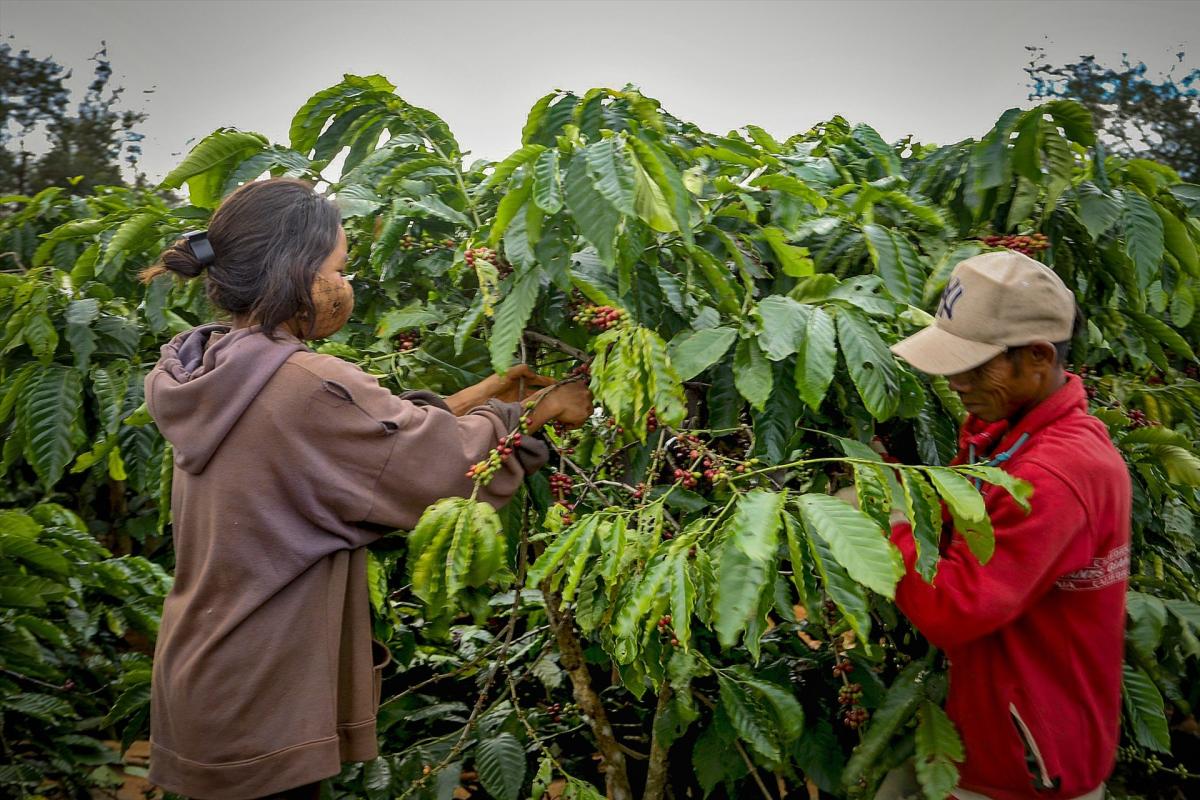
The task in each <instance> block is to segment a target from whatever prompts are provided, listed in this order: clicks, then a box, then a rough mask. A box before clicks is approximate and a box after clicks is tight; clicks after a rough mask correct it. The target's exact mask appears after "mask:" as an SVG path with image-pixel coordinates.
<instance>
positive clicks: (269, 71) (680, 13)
mask: <svg viewBox="0 0 1200 800" xmlns="http://www.w3.org/2000/svg"><path fill="white" fill-rule="evenodd" d="M1198 31H1200V2H1193V1H1192V0H1181V1H1180V2H1138V1H1137V0H1123V1H1118V0H1113V1H1112V2H1098V1H1095V0H1088V1H1085V0H1077V1H1076V2H1050V1H1049V0H1041V1H1040V2H990V1H988V0H976V2H970V1H969V0H968V1H966V2H948V1H947V2H848V1H847V0H842V1H841V2H783V0H779V1H777V2H751V1H750V0H745V1H744V2H717V1H716V0H713V1H712V2H684V1H683V0H680V1H679V2H649V0H642V2H615V1H610V2H581V1H578V2H571V0H547V1H546V2H501V1H500V0H497V1H496V2H490V3H488V2H449V1H447V0H443V2H436V3H430V2H394V1H389V0H376V1H375V2H367V1H363V0H342V2H336V0H318V1H317V2H306V1H301V0H244V1H243V2H225V1H224V0H203V1H202V0H125V1H123V2H117V1H115V0H114V1H108V2H106V1H105V0H88V1H87V2H75V1H74V0H32V2H31V1H30V0H0V33H2V34H3V35H4V36H6V37H7V36H9V35H10V34H11V35H13V36H14V39H13V40H12V41H13V43H14V44H15V45H16V46H17V47H18V48H22V47H23V48H28V49H30V50H31V51H32V52H33V54H35V55H38V56H47V55H50V56H53V57H54V58H55V59H56V60H57V61H58V62H59V63H62V64H64V65H67V66H71V67H73V68H74V69H75V79H74V80H73V81H72V85H73V86H75V87H77V88H78V89H79V91H80V92H82V87H83V86H85V85H86V83H87V81H88V79H89V78H90V76H91V67H90V65H89V64H88V63H87V59H88V57H89V56H90V55H91V54H92V53H93V52H95V50H96V49H98V47H99V41H100V40H101V39H105V40H107V42H108V52H109V57H110V59H111V61H112V65H113V68H114V70H115V73H116V80H115V82H117V83H121V84H124V85H125V87H126V89H127V91H126V95H125V96H126V97H127V98H128V100H129V105H131V106H132V107H134V108H141V109H142V110H145V111H147V112H148V113H149V115H150V117H149V120H148V121H147V122H146V123H144V124H143V125H142V126H141V128H140V130H141V132H142V133H144V134H146V140H145V142H143V147H144V150H145V155H144V158H143V161H142V168H143V169H144V170H145V171H146V172H147V173H148V174H149V175H150V176H151V177H152V178H155V179H157V178H161V177H162V175H164V174H165V173H166V172H167V171H168V170H169V169H170V168H171V167H172V166H173V165H174V164H175V163H176V162H177V161H178V159H179V155H180V154H181V153H182V152H184V151H186V149H187V148H188V147H189V146H190V145H189V139H193V138H196V137H200V136H203V135H205V134H207V133H209V132H211V131H212V130H213V129H214V128H216V127H219V126H223V125H228V126H234V127H238V128H242V129H245V130H253V131H258V132H260V133H263V134H265V135H266V136H267V137H269V138H270V139H271V140H272V141H276V142H280V143H286V142H287V130H288V124H289V122H290V120H291V116H292V114H293V113H294V112H295V111H296V109H298V108H299V107H300V106H301V105H302V104H303V103H304V101H305V100H306V99H307V98H308V97H309V96H310V95H312V94H313V93H314V92H316V91H318V90H320V89H323V88H325V87H327V86H329V85H331V84H333V83H336V82H337V81H338V80H339V79H340V77H341V75H342V74H343V73H346V72H350V73H357V74H371V73H380V74H383V75H384V76H386V77H388V78H389V79H390V80H391V81H392V83H394V84H396V87H397V92H398V93H399V94H400V95H401V96H403V97H404V98H405V99H406V100H408V101H409V102H412V103H415V104H417V105H421V106H425V107H427V108H429V109H431V110H433V111H435V112H436V113H438V114H440V115H441V116H442V117H443V118H444V119H445V120H446V121H447V122H448V123H449V124H450V127H451V129H452V130H453V131H454V132H455V134H456V136H457V137H458V139H459V141H460V142H461V143H462V145H463V147H464V148H466V149H469V150H471V151H473V153H474V154H475V155H477V156H481V157H487V158H493V159H498V158H502V157H503V156H505V155H507V154H508V153H509V152H510V151H512V150H513V149H515V148H516V147H517V146H519V143H520V141H519V140H520V131H521V126H522V124H523V123H524V120H525V115H526V114H527V113H528V110H529V108H530V106H532V105H533V103H534V101H535V100H536V99H537V98H538V97H540V96H541V95H542V94H545V93H546V92H548V91H550V90H552V89H554V88H566V89H573V90H577V91H583V90H586V89H588V88H591V87H593V86H612V87H618V88H619V87H620V86H622V85H624V84H625V83H634V84H637V85H639V86H640V87H641V88H642V91H643V92H645V93H646V94H648V95H650V96H652V97H656V98H658V99H659V100H661V101H662V103H663V105H664V106H665V107H666V108H667V109H668V110H669V111H671V112H672V113H674V114H675V115H676V116H679V117H681V118H683V119H689V120H692V121H694V122H696V123H697V124H699V125H700V126H701V127H703V128H705V129H707V130H712V131H718V132H724V131H726V130H729V129H731V128H734V127H738V126H740V125H743V124H745V123H754V124H757V125H760V126H762V127H764V128H766V129H767V130H768V131H771V132H772V133H774V134H775V135H777V136H781V137H782V136H787V135H789V134H791V133H795V132H797V131H802V130H805V129H807V128H808V127H809V126H811V125H812V124H813V123H814V122H817V121H820V120H822V119H826V118H828V117H830V116H832V115H834V114H842V115H844V116H846V117H848V118H850V119H851V120H852V121H855V122H867V123H869V124H871V125H873V126H874V127H875V128H877V129H878V130H879V132H880V133H881V134H882V135H883V137H884V138H885V139H888V140H894V139H896V138H899V137H901V136H904V135H906V134H910V133H911V134H915V135H916V136H917V138H918V139H920V140H922V141H925V142H949V141H954V140H957V139H961V138H963V137H966V136H979V135H980V134H982V133H983V132H985V131H986V130H987V129H988V128H989V127H990V125H991V124H992V123H993V122H994V121H995V119H996V118H997V117H998V116H999V115H1000V113H1001V112H1002V111H1003V110H1004V109H1005V108H1008V107H1011V106H1015V105H1026V104H1027V100H1026V94H1027V89H1026V86H1025V78H1026V76H1025V73H1024V72H1023V71H1022V67H1023V66H1024V65H1025V63H1026V60H1027V56H1026V51H1025V49H1024V46H1025V45H1041V46H1044V47H1046V49H1047V50H1048V52H1049V55H1050V58H1051V59H1052V60H1054V61H1056V62H1057V63H1065V62H1066V61H1068V60H1073V59H1074V58H1075V57H1076V56H1078V55H1080V54H1083V53H1095V54H1096V55H1097V56H1099V57H1101V59H1102V60H1107V61H1109V62H1113V63H1115V62H1116V61H1117V60H1118V59H1119V58H1120V55H1121V53H1122V52H1128V53H1130V55H1131V56H1132V57H1133V58H1135V59H1141V60H1144V61H1146V63H1147V64H1148V65H1149V66H1150V67H1151V69H1165V68H1167V67H1169V66H1170V65H1171V63H1172V61H1173V60H1174V53H1175V52H1176V51H1178V50H1180V49H1183V50H1185V51H1188V52H1189V57H1188V59H1187V61H1188V63H1189V64H1191V65H1195V64H1196V63H1197V62H1200V42H1197V40H1196V39H1197V32H1198ZM152 87H154V88H155V91H154V93H153V94H148V95H143V94H142V91H143V90H145V89H150V88H152Z"/></svg>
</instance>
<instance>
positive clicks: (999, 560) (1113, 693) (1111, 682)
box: [881, 251, 1131, 800]
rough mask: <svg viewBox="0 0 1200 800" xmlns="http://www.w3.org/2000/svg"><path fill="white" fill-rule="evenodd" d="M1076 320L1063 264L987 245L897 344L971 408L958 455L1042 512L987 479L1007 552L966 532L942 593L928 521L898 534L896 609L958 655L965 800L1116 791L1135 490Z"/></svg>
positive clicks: (951, 553) (955, 682)
mask: <svg viewBox="0 0 1200 800" xmlns="http://www.w3.org/2000/svg"><path fill="white" fill-rule="evenodd" d="M1076 319H1077V318H1076V306H1075V298H1074V296H1073V295H1072V293H1071V291H1070V290H1069V289H1068V288H1067V287H1066V286H1065V285H1064V284H1063V282H1062V281H1061V280H1060V279H1059V277H1058V276H1057V275H1055V274H1054V272H1053V271H1051V270H1050V269H1049V268H1048V267H1046V266H1044V265H1042V264H1040V263H1038V262H1036V261H1034V260H1033V259H1030V258H1028V257H1026V256H1024V255H1021V254H1020V253H1015V252H1012V251H1005V252H993V253H985V254H983V255H979V256H975V257H974V258H969V259H967V260H966V261H963V262H961V263H960V264H958V266H956V267H955V269H954V272H953V273H952V274H951V276H950V281H949V283H948V285H947V287H946V291H945V293H944V294H943V295H942V299H941V303H940V304H939V305H938V309H937V313H936V315H935V318H934V322H933V324H932V325H930V326H929V327H928V328H926V329H925V330H923V331H920V332H919V333H917V334H915V335H913V336H910V337H909V338H907V339H905V340H904V341H901V342H899V343H898V344H896V345H895V346H894V347H893V348H892V351H893V352H894V353H896V355H898V356H900V357H901V358H903V359H905V360H906V361H908V362H909V363H910V364H912V365H913V366H914V367H916V368H917V369H919V370H921V371H923V372H927V373H931V374H934V375H946V376H948V378H949V382H950V388H951V389H953V390H954V391H955V392H956V393H957V394H958V395H959V396H960V397H961V398H962V401H963V404H964V405H965V406H966V409H967V411H968V412H970V415H969V416H968V417H967V420H966V422H965V424H964V425H963V429H962V432H961V434H960V437H959V448H960V449H959V454H958V457H957V459H956V462H955V463H977V462H983V463H990V464H993V465H996V466H1000V467H1001V468H1003V469H1004V470H1006V471H1007V472H1009V473H1011V474H1012V475H1014V476H1015V477H1018V478H1021V479H1023V480H1025V481H1028V482H1029V483H1030V484H1032V485H1033V489H1034V494H1033V497H1032V498H1031V502H1032V505H1033V509H1032V511H1031V512H1030V513H1029V514H1026V513H1025V512H1024V511H1023V510H1022V509H1021V508H1020V507H1019V506H1018V505H1017V504H1016V502H1014V501H1013V499H1012V498H1011V497H1010V495H1009V494H1008V493H1007V492H1005V491H1004V490H1003V489H999V488H996V487H993V486H989V485H988V484H983V486H982V492H983V496H984V500H985V502H986V505H987V511H988V514H989V516H990V517H991V519H992V525H993V527H994V529H995V536H996V550H995V555H994V556H993V557H992V559H991V560H990V561H989V562H988V563H987V564H986V565H981V564H980V563H979V561H978V560H977V559H976V558H975V557H974V556H973V555H972V554H971V552H970V551H969V550H968V548H967V545H966V542H965V541H964V539H963V538H962V537H961V536H960V535H959V534H958V533H957V532H950V533H949V534H948V535H947V536H945V537H944V538H943V547H942V560H941V562H940V564H939V566H938V570H937V575H936V577H935V578H934V580H933V582H932V584H930V583H926V582H925V581H924V580H923V579H922V578H921V577H920V576H919V575H918V574H917V573H916V571H915V570H914V567H913V564H914V561H915V559H916V554H915V546H914V543H913V535H912V529H911V527H910V526H909V525H908V524H907V523H900V524H898V525H896V526H895V527H894V528H893V531H892V539H893V541H894V542H895V543H896V545H897V546H898V547H899V548H900V550H901V552H902V553H903V554H904V562H905V566H906V574H905V576H904V577H903V578H902V579H901V581H900V584H899V586H898V587H897V591H896V603H897V605H899V607H900V609H901V610H902V611H903V612H904V613H905V614H906V615H907V616H908V617H909V619H911V620H912V622H913V624H914V625H915V626H916V627H917V629H918V630H919V631H920V632H921V633H922V634H924V635H925V636H926V638H928V639H929V641H930V642H932V643H933V644H934V645H935V646H937V647H939V648H941V649H942V650H943V651H944V652H945V653H946V655H947V657H948V658H949V661H950V692H949V697H948V699H947V705H946V710H947V713H948V714H949V715H950V718H951V719H953V720H954V723H955V724H956V725H957V726H958V730H959V733H960V734H961V735H962V739H963V744H964V745H965V749H966V760H965V762H964V763H963V764H962V765H961V770H960V774H961V779H960V788H959V789H956V790H955V793H954V794H955V796H956V797H959V798H963V800H978V798H980V797H981V796H982V797H986V798H992V800H1010V799H1015V798H1025V797H1046V798H1088V799H1089V800H1090V799H1091V798H1100V797H1102V796H1103V782H1104V780H1105V779H1106V778H1107V776H1108V774H1109V772H1110V771H1111V770H1112V767H1113V762H1114V759H1115V757H1116V750H1117V735H1118V726H1119V722H1120V719H1119V715H1120V694H1121V664H1122V647H1123V642H1124V629H1125V589H1126V584H1127V582H1128V576H1129V527H1130V503H1131V495H1130V492H1131V489H1130V481H1129V474H1128V472H1127V471H1126V468H1125V464H1124V461H1123V460H1122V459H1121V456H1120V455H1119V454H1118V453H1117V450H1116V448H1115V447H1113V445H1112V442H1111V441H1110V439H1109V436H1108V432H1107V430H1106V429H1105V426H1104V425H1103V424H1102V423H1101V422H1100V421H1099V420H1097V419H1096V418H1095V417H1092V416H1091V415H1089V414H1088V413H1087V401H1086V395H1085V393H1084V388H1083V385H1082V382H1081V381H1080V379H1079V378H1078V377H1077V376H1075V375H1072V374H1070V373H1068V372H1066V371H1065V369H1064V362H1065V359H1066V354H1067V349H1068V346H1069V344H1070V340H1071V336H1072V333H1073V329H1074V327H1075V324H1076ZM881 796H882V793H881Z"/></svg>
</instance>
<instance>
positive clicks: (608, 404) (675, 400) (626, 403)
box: [590, 326, 686, 441]
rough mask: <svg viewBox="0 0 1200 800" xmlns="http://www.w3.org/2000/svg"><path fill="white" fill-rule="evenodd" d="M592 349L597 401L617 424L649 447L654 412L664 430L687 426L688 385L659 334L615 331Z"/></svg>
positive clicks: (633, 329)
mask: <svg viewBox="0 0 1200 800" xmlns="http://www.w3.org/2000/svg"><path fill="white" fill-rule="evenodd" d="M592 349H593V351H594V352H595V353H596V357H595V358H594V359H593V360H592V365H591V373H592V377H591V383H590V387H591V390H592V395H593V396H594V397H595V399H596V400H598V401H599V402H600V403H601V404H602V405H603V406H604V407H605V408H607V409H608V410H609V411H610V412H611V413H612V415H613V417H614V419H616V421H617V424H619V425H621V426H622V427H624V428H625V430H627V431H629V432H631V433H633V434H634V435H635V436H637V437H638V439H640V440H641V441H645V440H646V435H647V432H646V417H647V415H648V414H649V412H650V409H654V410H655V413H656V414H657V416H658V420H659V421H660V422H661V423H662V424H663V425H666V426H676V425H679V424H680V423H681V422H683V417H684V414H685V412H686V406H685V403H684V396H683V384H682V382H681V381H680V380H679V375H678V373H676V372H675V368H674V367H673V366H672V365H671V359H670V356H668V355H667V344H666V342H664V341H663V340H662V338H661V337H659V336H658V334H656V333H655V332H654V331H651V330H650V329H648V328H643V327H641V326H631V327H628V328H614V329H611V330H608V331H605V332H604V333H602V334H600V335H599V336H597V337H596V338H595V339H594V340H593V341H592Z"/></svg>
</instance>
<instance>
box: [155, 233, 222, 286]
mask: <svg viewBox="0 0 1200 800" xmlns="http://www.w3.org/2000/svg"><path fill="white" fill-rule="evenodd" d="M207 265H208V264H207V262H206V261H202V260H201V259H200V258H199V257H197V256H196V253H195V252H194V251H193V249H192V246H191V244H190V243H189V242H188V240H187V239H183V238H180V239H176V240H175V241H174V242H172V243H171V246H170V247H168V248H167V249H166V250H164V251H163V253H162V255H160V256H159V257H158V261H156V262H155V263H154V265H153V266H150V267H147V268H146V269H144V270H142V271H141V273H139V274H138V278H139V279H141V281H142V283H150V282H151V281H153V280H154V279H155V278H157V277H158V276H159V275H166V274H167V273H168V272H174V273H175V274H176V275H178V276H180V277H181V278H188V279H190V278H198V277H199V276H200V273H201V272H203V271H204V268H205V267H206V266H207Z"/></svg>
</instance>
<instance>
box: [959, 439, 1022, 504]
mask: <svg viewBox="0 0 1200 800" xmlns="http://www.w3.org/2000/svg"><path fill="white" fill-rule="evenodd" d="M1027 441H1029V434H1028V433H1022V434H1021V435H1020V437H1018V439H1017V441H1015V442H1014V443H1013V446H1012V447H1010V448H1008V449H1007V450H1005V451H1004V452H1003V453H1000V454H999V455H997V456H996V457H995V458H993V459H991V460H990V461H988V462H987V463H986V464H984V466H986V467H998V466H1000V465H1001V464H1003V463H1004V462H1005V461H1008V460H1009V459H1010V458H1012V457H1013V455H1014V454H1015V453H1016V452H1017V451H1018V450H1020V449H1021V445H1023V444H1025V442H1027ZM967 461H968V462H969V463H972V464H974V463H975V445H974V444H971V445H970V446H969V448H968V450H967ZM982 486H983V479H982V478H976V479H975V490H976V491H983V489H982Z"/></svg>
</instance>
